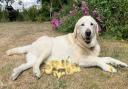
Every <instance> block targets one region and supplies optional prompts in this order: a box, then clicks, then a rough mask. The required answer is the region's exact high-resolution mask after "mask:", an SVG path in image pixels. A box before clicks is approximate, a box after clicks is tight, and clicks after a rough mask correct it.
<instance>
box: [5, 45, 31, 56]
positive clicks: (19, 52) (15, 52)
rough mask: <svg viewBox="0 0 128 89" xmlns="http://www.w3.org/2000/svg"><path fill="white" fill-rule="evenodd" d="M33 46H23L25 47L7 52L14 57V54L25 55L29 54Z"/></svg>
mask: <svg viewBox="0 0 128 89" xmlns="http://www.w3.org/2000/svg"><path fill="white" fill-rule="evenodd" d="M30 47H31V45H27V46H23V47H17V48H13V49H10V50H7V51H6V54H7V55H13V54H23V53H27V52H28V51H29V49H30Z"/></svg>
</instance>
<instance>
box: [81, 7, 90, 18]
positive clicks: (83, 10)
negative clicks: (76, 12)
mask: <svg viewBox="0 0 128 89" xmlns="http://www.w3.org/2000/svg"><path fill="white" fill-rule="evenodd" d="M81 10H82V12H83V15H85V16H86V15H89V9H88V6H87V5H82V7H81Z"/></svg>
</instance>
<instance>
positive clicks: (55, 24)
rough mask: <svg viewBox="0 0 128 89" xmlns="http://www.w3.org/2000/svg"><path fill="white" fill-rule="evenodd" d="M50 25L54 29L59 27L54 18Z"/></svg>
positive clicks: (57, 20)
mask: <svg viewBox="0 0 128 89" xmlns="http://www.w3.org/2000/svg"><path fill="white" fill-rule="evenodd" d="M51 24H52V26H53V28H55V29H56V28H58V27H59V26H60V24H61V22H60V20H59V19H56V18H54V19H52V20H51Z"/></svg>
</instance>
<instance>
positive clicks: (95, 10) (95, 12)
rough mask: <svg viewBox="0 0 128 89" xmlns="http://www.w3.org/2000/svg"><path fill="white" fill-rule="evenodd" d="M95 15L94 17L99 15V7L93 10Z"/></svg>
mask: <svg viewBox="0 0 128 89" xmlns="http://www.w3.org/2000/svg"><path fill="white" fill-rule="evenodd" d="M93 16H94V17H98V13H97V8H95V9H94V10H93Z"/></svg>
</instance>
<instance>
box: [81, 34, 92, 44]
mask: <svg viewBox="0 0 128 89" xmlns="http://www.w3.org/2000/svg"><path fill="white" fill-rule="evenodd" d="M81 36H82V35H81ZM82 39H83V40H84V42H86V43H87V44H89V43H91V36H86V37H83V36H82Z"/></svg>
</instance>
